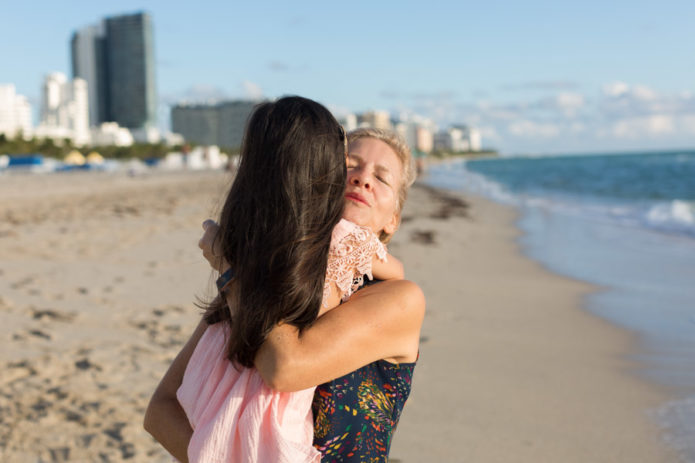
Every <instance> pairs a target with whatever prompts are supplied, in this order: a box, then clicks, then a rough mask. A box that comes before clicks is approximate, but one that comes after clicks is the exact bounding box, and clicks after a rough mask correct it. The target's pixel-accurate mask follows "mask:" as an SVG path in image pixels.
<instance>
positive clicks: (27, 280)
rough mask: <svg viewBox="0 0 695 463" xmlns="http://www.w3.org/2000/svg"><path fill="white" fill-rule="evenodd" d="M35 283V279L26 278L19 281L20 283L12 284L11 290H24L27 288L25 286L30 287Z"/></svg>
mask: <svg viewBox="0 0 695 463" xmlns="http://www.w3.org/2000/svg"><path fill="white" fill-rule="evenodd" d="M33 282H34V277H31V276H29V277H25V278H22V279H21V280H19V281H15V282H14V283H12V284H10V288H12V289H21V288H23V287H25V286H27V285H30V284H31V283H33Z"/></svg>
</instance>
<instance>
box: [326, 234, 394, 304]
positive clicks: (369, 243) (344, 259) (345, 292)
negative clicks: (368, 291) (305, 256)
mask: <svg viewBox="0 0 695 463" xmlns="http://www.w3.org/2000/svg"><path fill="white" fill-rule="evenodd" d="M343 222H347V221H341V224H343ZM347 223H348V224H349V225H350V228H349V230H348V231H347V233H346V234H345V235H344V236H342V237H339V238H338V240H337V242H332V243H331V247H330V250H329V252H328V268H327V270H326V281H325V283H324V286H323V304H324V306H326V302H327V299H328V296H329V294H330V285H331V283H335V284H336V286H337V287H338V289H339V290H340V298H341V300H343V301H346V300H347V299H348V298H349V297H350V295H352V293H353V292H355V291H356V290H357V289H358V288H359V287H360V286H362V284H363V283H364V275H367V277H368V278H369V279H370V280H372V279H374V276H373V275H372V259H373V258H374V256H375V255H376V256H377V257H378V258H379V260H380V261H382V262H386V260H387V257H386V254H387V250H386V246H385V245H384V243H382V242H381V241H379V238H377V236H376V235H375V234H374V233H373V232H372V231H371V230H370V229H369V228H366V227H361V226H359V225H355V224H353V223H352V222H347ZM341 224H339V225H337V226H340V225H341Z"/></svg>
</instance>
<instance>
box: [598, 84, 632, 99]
mask: <svg viewBox="0 0 695 463" xmlns="http://www.w3.org/2000/svg"><path fill="white" fill-rule="evenodd" d="M629 89H630V87H629V86H628V85H627V84H626V83H625V82H613V83H610V84H605V85H604V86H603V94H604V95H607V96H611V97H619V96H621V95H624V94H625V93H627V92H628V90H629Z"/></svg>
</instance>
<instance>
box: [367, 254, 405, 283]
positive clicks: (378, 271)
mask: <svg viewBox="0 0 695 463" xmlns="http://www.w3.org/2000/svg"><path fill="white" fill-rule="evenodd" d="M372 274H373V275H374V278H376V279H377V280H402V279H403V278H405V272H404V271H403V263H402V262H401V261H400V260H398V259H396V258H395V257H393V256H392V255H391V254H386V261H383V260H380V259H379V258H378V257H377V256H374V258H373V259H372Z"/></svg>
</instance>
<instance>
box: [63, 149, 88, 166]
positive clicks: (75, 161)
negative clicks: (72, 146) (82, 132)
mask: <svg viewBox="0 0 695 463" xmlns="http://www.w3.org/2000/svg"><path fill="white" fill-rule="evenodd" d="M63 162H64V163H65V164H68V165H71V166H82V165H84V163H85V159H84V156H82V153H80V152H79V151H77V150H72V151H70V152H69V153H68V154H67V156H65V158H64V159H63Z"/></svg>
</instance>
